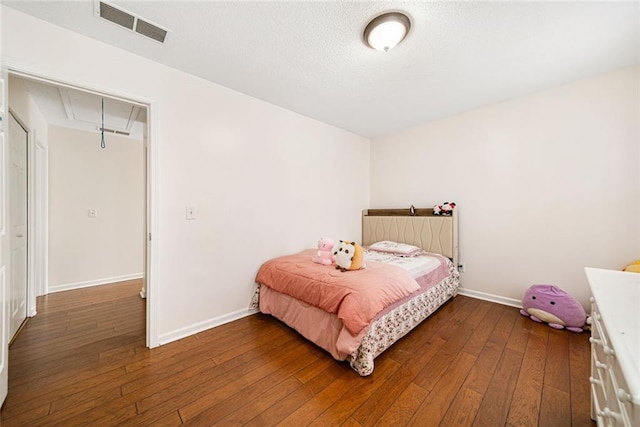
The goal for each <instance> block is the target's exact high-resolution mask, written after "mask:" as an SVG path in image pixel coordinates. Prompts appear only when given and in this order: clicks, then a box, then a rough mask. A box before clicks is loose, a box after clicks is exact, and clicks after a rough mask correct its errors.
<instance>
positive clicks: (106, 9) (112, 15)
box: [100, 2, 136, 30]
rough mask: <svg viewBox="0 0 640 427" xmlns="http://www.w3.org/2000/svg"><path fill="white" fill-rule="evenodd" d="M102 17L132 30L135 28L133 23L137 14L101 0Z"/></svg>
mask: <svg viewBox="0 0 640 427" xmlns="http://www.w3.org/2000/svg"><path fill="white" fill-rule="evenodd" d="M100 18H104V19H106V20H107V21H111V22H113V23H115V24H118V25H122V26H123V27H125V28H128V29H130V30H133V25H134V24H135V22H136V17H135V16H133V15H130V14H128V13H127V12H125V11H122V10H120V9H116V8H115V7H113V6H111V5H109V4H106V3H104V2H100Z"/></svg>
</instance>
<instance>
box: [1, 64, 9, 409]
mask: <svg viewBox="0 0 640 427" xmlns="http://www.w3.org/2000/svg"><path fill="white" fill-rule="evenodd" d="M8 83H9V80H8V78H7V72H6V70H1V72H0V406H1V405H2V403H4V399H5V398H6V397H7V391H8V384H9V381H8V375H7V372H8V369H9V366H8V364H9V310H8V307H9V301H8V298H9V295H8V289H7V281H8V277H9V271H8V269H9V261H10V258H9V251H10V246H9V243H10V242H9V240H10V239H9V235H8V233H7V205H8V201H7V199H8V196H7V181H8V177H7V170H8V169H9V168H8V166H9V165H8V163H7V159H8V157H9V156H8V147H7V138H6V130H7V119H8V118H9V115H8V114H7V113H8V110H9V108H8V105H7V90H8Z"/></svg>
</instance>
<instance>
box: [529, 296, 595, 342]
mask: <svg viewBox="0 0 640 427" xmlns="http://www.w3.org/2000/svg"><path fill="white" fill-rule="evenodd" d="M520 313H521V314H522V315H523V316H527V317H529V318H530V319H531V320H534V321H536V322H544V323H547V324H549V326H551V327H552V328H555V329H564V328H566V329H568V330H570V331H572V332H582V331H583V327H584V326H585V324H586V323H587V313H586V312H585V311H584V308H583V307H582V304H580V303H579V302H578V301H577V300H576V299H575V298H573V297H572V296H571V295H569V294H568V293H566V292H565V291H563V290H562V289H560V288H559V287H557V286H554V285H533V286H531V287H530V288H529V289H527V291H526V292H525V294H524V297H523V298H522V310H520Z"/></svg>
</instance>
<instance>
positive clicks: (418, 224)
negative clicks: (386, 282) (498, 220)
mask: <svg viewBox="0 0 640 427" xmlns="http://www.w3.org/2000/svg"><path fill="white" fill-rule="evenodd" d="M381 240H392V241H394V242H400V243H408V244H411V245H415V246H419V247H421V248H423V249H424V250H425V251H427V252H433V253H438V254H442V255H444V256H446V257H447V258H450V259H451V260H452V261H453V265H455V266H456V267H457V266H458V209H457V208H456V209H454V210H453V215H452V216H439V215H434V214H433V209H416V210H415V215H411V214H410V212H409V209H368V210H364V211H363V212H362V244H363V245H364V246H366V245H370V244H372V243H375V242H379V241H381Z"/></svg>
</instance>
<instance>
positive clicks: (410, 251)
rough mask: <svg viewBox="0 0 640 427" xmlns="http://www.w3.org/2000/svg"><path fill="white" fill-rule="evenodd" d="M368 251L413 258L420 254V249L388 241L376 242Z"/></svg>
mask: <svg viewBox="0 0 640 427" xmlns="http://www.w3.org/2000/svg"><path fill="white" fill-rule="evenodd" d="M368 249H369V250H372V251H376V252H384V253H388V254H394V255H399V256H414V255H417V254H419V253H421V252H422V249H421V248H419V247H417V246H413V245H409V244H406V243H398V242H392V241H390V240H383V241H381V242H376V243H374V244H372V245H370V246H369V247H368Z"/></svg>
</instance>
